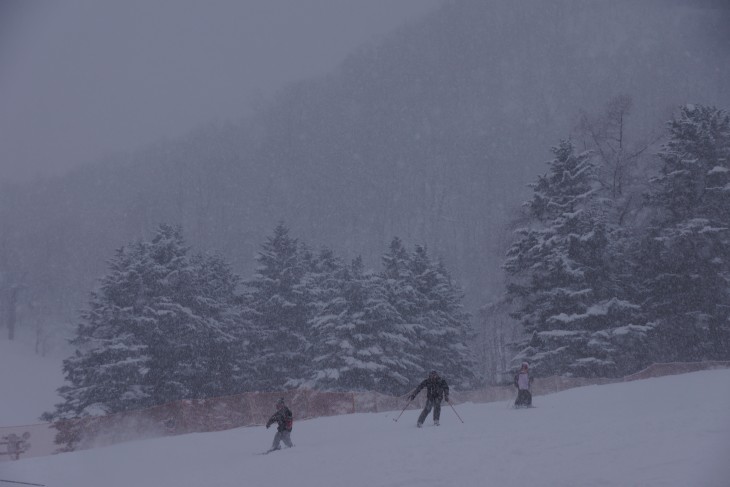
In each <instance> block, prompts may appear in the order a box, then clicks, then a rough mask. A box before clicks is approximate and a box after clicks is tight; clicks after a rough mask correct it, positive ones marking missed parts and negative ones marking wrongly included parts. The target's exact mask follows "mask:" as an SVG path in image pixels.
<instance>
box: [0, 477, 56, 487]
mask: <svg viewBox="0 0 730 487" xmlns="http://www.w3.org/2000/svg"><path fill="white" fill-rule="evenodd" d="M0 482H7V483H8V484H23V485H40V486H42V487H45V485H46V484H33V483H31V482H18V481H17V480H3V479H0Z"/></svg>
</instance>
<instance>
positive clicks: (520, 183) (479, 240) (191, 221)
mask: <svg viewBox="0 0 730 487" xmlns="http://www.w3.org/2000/svg"><path fill="white" fill-rule="evenodd" d="M728 12H730V10H728V9H727V8H721V5H720V4H719V3H712V2H699V3H697V2H693V1H691V0H685V1H680V0H675V1H673V2H663V1H658V0H642V1H640V2H635V1H627V0H621V1H615V2H607V1H595V0H594V1H590V2H586V1H576V0H563V1H560V2H550V3H546V2H543V1H542V0H529V1H526V2H520V3H519V4H515V3H514V2H506V1H492V2H485V1H483V0H464V1H446V2H443V5H442V6H441V8H440V9H438V10H437V11H435V12H433V13H431V14H429V15H427V16H425V17H424V18H422V19H420V20H419V21H417V22H412V23H409V24H407V25H404V26H402V27H401V28H399V29H397V30H396V31H394V32H393V33H392V34H391V35H390V36H388V37H387V38H386V39H385V40H384V41H383V42H381V43H380V44H378V45H367V46H363V47H362V48H361V49H359V50H358V51H356V52H354V53H352V55H351V56H349V58H348V59H347V60H346V61H345V62H344V63H343V64H342V65H341V66H340V67H339V68H338V69H337V70H335V71H334V72H332V73H331V74H330V75H328V76H326V77H323V78H320V79H311V80H304V81H299V82H296V83H293V84H291V85H290V86H289V87H288V88H287V89H285V90H283V91H282V92H280V93H279V94H278V95H277V96H276V97H274V99H272V100H269V101H268V102H266V103H264V104H262V105H261V106H260V107H258V109H257V111H256V113H255V115H253V116H252V117H251V118H250V119H247V120H245V121H241V122H238V121H236V122H231V123H222V124H213V125H207V126H203V127H202V128H201V129H199V130H197V131H195V132H193V133H190V134H186V135H181V136H180V137H178V138H176V139H173V140H168V141H160V142H159V143H158V144H155V145H153V146H150V147H145V148H138V149H130V152H129V153H126V154H119V155H116V156H113V157H110V158H109V159H108V160H105V161H100V162H99V163H98V164H95V165H92V166H87V167H84V168H81V169H78V170H76V171H74V172H73V173H70V174H67V175H65V176H63V177H58V178H53V179H48V180H39V181H35V182H33V183H32V184H28V185H23V186H17V187H13V188H4V189H3V191H2V192H0V228H2V229H3V245H2V247H0V249H1V250H0V252H1V253H2V255H0V262H2V263H3V264H2V265H3V267H4V268H3V269H0V271H2V272H4V273H5V275H6V276H10V279H11V280H12V279H16V280H20V279H21V277H22V280H23V283H22V285H23V286H24V287H23V289H24V292H23V294H22V296H21V299H22V303H21V304H22V309H21V310H20V315H19V316H20V318H19V319H20V320H21V322H22V323H26V324H28V323H29V322H31V321H32V320H39V321H42V322H47V323H48V324H49V326H58V324H59V321H60V322H68V321H73V320H75V318H76V317H77V315H78V310H79V308H81V307H82V306H83V304H84V302H85V300H86V299H87V297H88V293H89V291H90V290H91V288H92V286H93V285H94V282H95V280H96V279H97V278H98V277H100V275H101V274H102V273H103V272H104V263H105V261H106V259H108V258H109V257H110V256H111V255H112V252H113V250H114V249H115V248H118V247H120V246H121V245H124V244H126V243H128V242H129V241H131V240H134V239H137V238H139V237H141V236H146V235H148V232H150V231H151V230H152V229H153V228H155V226H156V225H157V224H158V223H160V222H170V223H179V224H182V225H183V227H184V228H185V231H186V235H189V236H190V240H191V243H192V244H193V245H195V246H196V247H199V248H203V249H210V250H216V251H219V252H221V253H222V254H223V255H224V256H225V257H226V258H227V259H229V261H230V262H232V263H233V265H234V267H235V269H236V270H237V271H239V272H241V273H242V274H243V275H244V276H247V275H249V274H250V272H251V270H252V267H253V265H254V261H253V258H252V255H253V254H254V253H255V251H256V250H257V249H258V246H259V245H260V243H261V242H262V241H263V240H264V238H265V236H266V235H267V234H268V233H269V232H270V231H271V229H272V228H273V227H274V226H275V225H276V223H277V222H278V221H280V220H284V221H285V222H286V223H287V224H288V225H289V226H290V228H291V229H292V232H293V234H294V235H296V236H300V237H301V238H302V239H303V240H305V241H306V242H309V243H310V244H312V245H313V246H318V245H320V244H326V245H328V246H330V247H331V248H333V249H334V250H335V251H337V252H338V253H340V254H342V255H343V256H345V257H347V258H352V257H355V256H357V255H359V254H362V255H363V257H364V259H365V262H366V264H367V265H368V267H370V268H376V267H377V265H378V261H379V258H380V255H381V254H382V253H383V251H384V249H385V248H386V245H387V243H388V242H389V241H390V240H391V239H392V237H393V236H399V237H401V238H402V239H403V240H404V241H405V242H406V243H407V244H409V245H411V244H415V243H420V244H425V245H428V247H429V249H431V251H432V253H433V254H434V255H437V256H441V257H443V258H444V260H445V262H446V263H447V265H448V267H449V269H453V274H454V277H455V278H456V279H457V280H458V281H459V282H460V283H462V284H463V286H464V287H465V291H466V297H467V305H468V307H469V310H471V311H474V310H475V309H477V308H478V307H479V306H481V305H483V304H485V303H486V302H488V301H489V300H491V299H493V298H494V297H495V296H497V295H500V294H501V291H502V290H501V287H500V286H501V285H502V276H501V271H500V264H501V263H502V260H503V255H504V254H503V251H504V243H505V240H506V239H508V238H509V231H508V230H507V229H506V228H505V224H506V223H507V222H508V221H509V220H510V219H511V218H512V217H513V215H514V212H515V208H516V207H517V206H518V205H519V203H520V202H521V201H522V199H523V198H524V196H525V194H526V191H527V190H526V188H525V186H526V184H528V183H529V182H531V181H533V180H534V179H535V177H536V176H537V175H538V174H540V173H541V172H542V171H544V161H545V160H547V159H549V157H550V151H549V150H550V147H551V146H552V145H554V144H556V143H557V142H558V139H559V138H564V137H570V136H574V135H575V134H574V129H575V126H576V122H577V120H578V117H579V115H580V113H581V112H583V111H585V112H588V113H597V112H600V111H601V110H602V109H603V107H604V106H605V104H606V103H607V102H608V101H609V100H610V99H611V98H612V97H614V96H616V95H618V94H622V93H625V94H628V95H630V96H631V97H632V98H633V100H634V109H633V111H632V114H631V117H630V120H628V121H627V124H628V125H627V130H628V132H629V133H630V135H631V137H630V138H631V139H632V142H637V143H638V142H641V141H645V140H647V138H649V137H650V135H653V134H655V133H656V132H660V131H661V129H662V126H663V123H664V122H665V121H666V120H667V119H668V118H669V116H670V113H671V111H672V109H673V108H674V107H676V106H678V105H680V104H683V103H687V102H693V103H707V104H716V105H718V106H721V107H728V106H730V91H728V90H729V89H730V88H728V84H727V83H726V82H725V80H726V79H728V75H730V72H729V71H728V70H730V57H729V56H730V52H728V50H727V48H726V46H727V42H728V34H727V29H726V28H725V26H726V25H727V19H728ZM201 123H204V121H201ZM42 142H43V141H39V143H42ZM31 306H32V308H31ZM22 323H21V324H22Z"/></svg>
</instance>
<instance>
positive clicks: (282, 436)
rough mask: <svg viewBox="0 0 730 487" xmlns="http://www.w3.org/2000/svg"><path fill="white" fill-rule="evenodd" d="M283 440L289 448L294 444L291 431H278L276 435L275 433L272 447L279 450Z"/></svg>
mask: <svg viewBox="0 0 730 487" xmlns="http://www.w3.org/2000/svg"><path fill="white" fill-rule="evenodd" d="M282 441H283V442H284V444H285V445H286V446H288V447H289V448H291V447H293V446H294V445H293V444H292V442H291V431H286V430H285V431H277V432H276V435H274V443H273V444H272V445H271V448H273V449H274V450H278V449H279V444H280V443H281V442H282Z"/></svg>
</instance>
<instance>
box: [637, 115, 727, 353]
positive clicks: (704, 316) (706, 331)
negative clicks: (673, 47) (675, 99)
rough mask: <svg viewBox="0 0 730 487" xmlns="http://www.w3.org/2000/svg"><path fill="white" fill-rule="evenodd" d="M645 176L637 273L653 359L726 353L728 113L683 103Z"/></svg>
mask: <svg viewBox="0 0 730 487" xmlns="http://www.w3.org/2000/svg"><path fill="white" fill-rule="evenodd" d="M659 159H660V161H661V172H660V175H659V176H657V177H656V178H653V179H652V180H651V188H650V192H649V194H648V198H647V199H648V202H649V203H650V205H651V206H652V207H653V208H654V210H655V218H654V221H653V223H652V226H651V228H650V229H649V231H648V232H647V234H646V236H645V238H644V239H643V241H642V242H641V247H640V250H639V251H638V252H639V256H640V260H639V263H640V265H639V270H638V272H639V277H640V279H641V283H642V290H643V297H644V300H645V310H646V313H647V315H648V318H649V319H650V320H652V323H653V324H654V325H655V332H654V334H653V338H654V343H653V350H654V354H655V359H657V360H702V359H713V358H714V359H718V358H722V359H727V358H728V357H729V356H730V323H729V322H728V312H729V310H730V289H729V288H728V282H730V116H729V115H728V113H727V112H726V111H724V110H719V109H717V108H714V107H707V106H700V105H698V106H689V105H688V106H684V107H682V108H681V109H680V111H679V114H678V116H677V117H676V118H675V119H674V120H672V121H671V122H670V123H669V140H668V142H666V143H665V144H664V146H663V148H662V150H661V151H660V153H659Z"/></svg>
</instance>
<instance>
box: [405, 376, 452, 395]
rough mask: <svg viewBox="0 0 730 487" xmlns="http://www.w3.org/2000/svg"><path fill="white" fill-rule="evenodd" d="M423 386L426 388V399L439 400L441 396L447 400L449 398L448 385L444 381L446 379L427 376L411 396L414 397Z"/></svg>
mask: <svg viewBox="0 0 730 487" xmlns="http://www.w3.org/2000/svg"><path fill="white" fill-rule="evenodd" d="M424 387H425V388H426V399H430V400H434V399H438V400H439V401H440V400H441V399H442V398H445V399H446V400H447V401H448V400H449V385H448V384H447V383H446V379H442V378H441V377H434V378H431V377H429V378H428V379H425V380H424V381H423V382H421V383H420V384H419V385H418V387H416V390H415V391H413V394H411V396H412V397H416V396H417V395H418V393H419V392H421V389H423V388H424Z"/></svg>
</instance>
